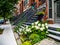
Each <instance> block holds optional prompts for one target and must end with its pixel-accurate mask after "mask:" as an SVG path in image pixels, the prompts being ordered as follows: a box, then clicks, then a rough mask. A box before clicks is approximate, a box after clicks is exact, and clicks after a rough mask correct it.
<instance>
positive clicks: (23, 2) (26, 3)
mask: <svg viewBox="0 0 60 45" xmlns="http://www.w3.org/2000/svg"><path fill="white" fill-rule="evenodd" d="M34 2H36V8H37V7H39V6H40V5H42V4H43V3H45V2H46V0H20V1H19V2H18V4H17V5H18V7H17V8H20V9H17V11H16V12H17V13H18V12H19V13H22V12H23V11H25V10H26V9H27V8H29V7H30V6H31V5H32V3H34Z"/></svg>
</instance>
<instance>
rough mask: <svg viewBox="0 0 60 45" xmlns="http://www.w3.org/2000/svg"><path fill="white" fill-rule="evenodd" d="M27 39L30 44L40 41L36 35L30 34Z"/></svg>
mask: <svg viewBox="0 0 60 45" xmlns="http://www.w3.org/2000/svg"><path fill="white" fill-rule="evenodd" d="M29 38H30V39H31V40H32V44H35V43H37V42H38V41H40V37H39V35H38V34H31V35H30V37H29Z"/></svg>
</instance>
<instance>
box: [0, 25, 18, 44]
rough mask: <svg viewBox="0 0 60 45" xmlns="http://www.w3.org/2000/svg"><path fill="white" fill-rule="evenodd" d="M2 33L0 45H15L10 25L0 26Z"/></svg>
mask: <svg viewBox="0 0 60 45" xmlns="http://www.w3.org/2000/svg"><path fill="white" fill-rule="evenodd" d="M0 28H4V32H3V34H2V35H0V45H17V43H16V40H15V37H14V34H13V31H12V27H11V25H10V24H9V25H0Z"/></svg>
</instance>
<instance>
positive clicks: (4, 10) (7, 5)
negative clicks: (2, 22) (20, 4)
mask: <svg viewBox="0 0 60 45" xmlns="http://www.w3.org/2000/svg"><path fill="white" fill-rule="evenodd" d="M17 1H18V0H0V16H1V17H4V18H10V16H11V15H12V12H13V9H14V5H15V4H16V3H17Z"/></svg>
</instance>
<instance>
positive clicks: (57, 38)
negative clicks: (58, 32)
mask: <svg viewBox="0 0 60 45" xmlns="http://www.w3.org/2000/svg"><path fill="white" fill-rule="evenodd" d="M48 36H49V37H51V38H54V39H56V40H59V41H60V37H59V36H55V35H52V34H48Z"/></svg>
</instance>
